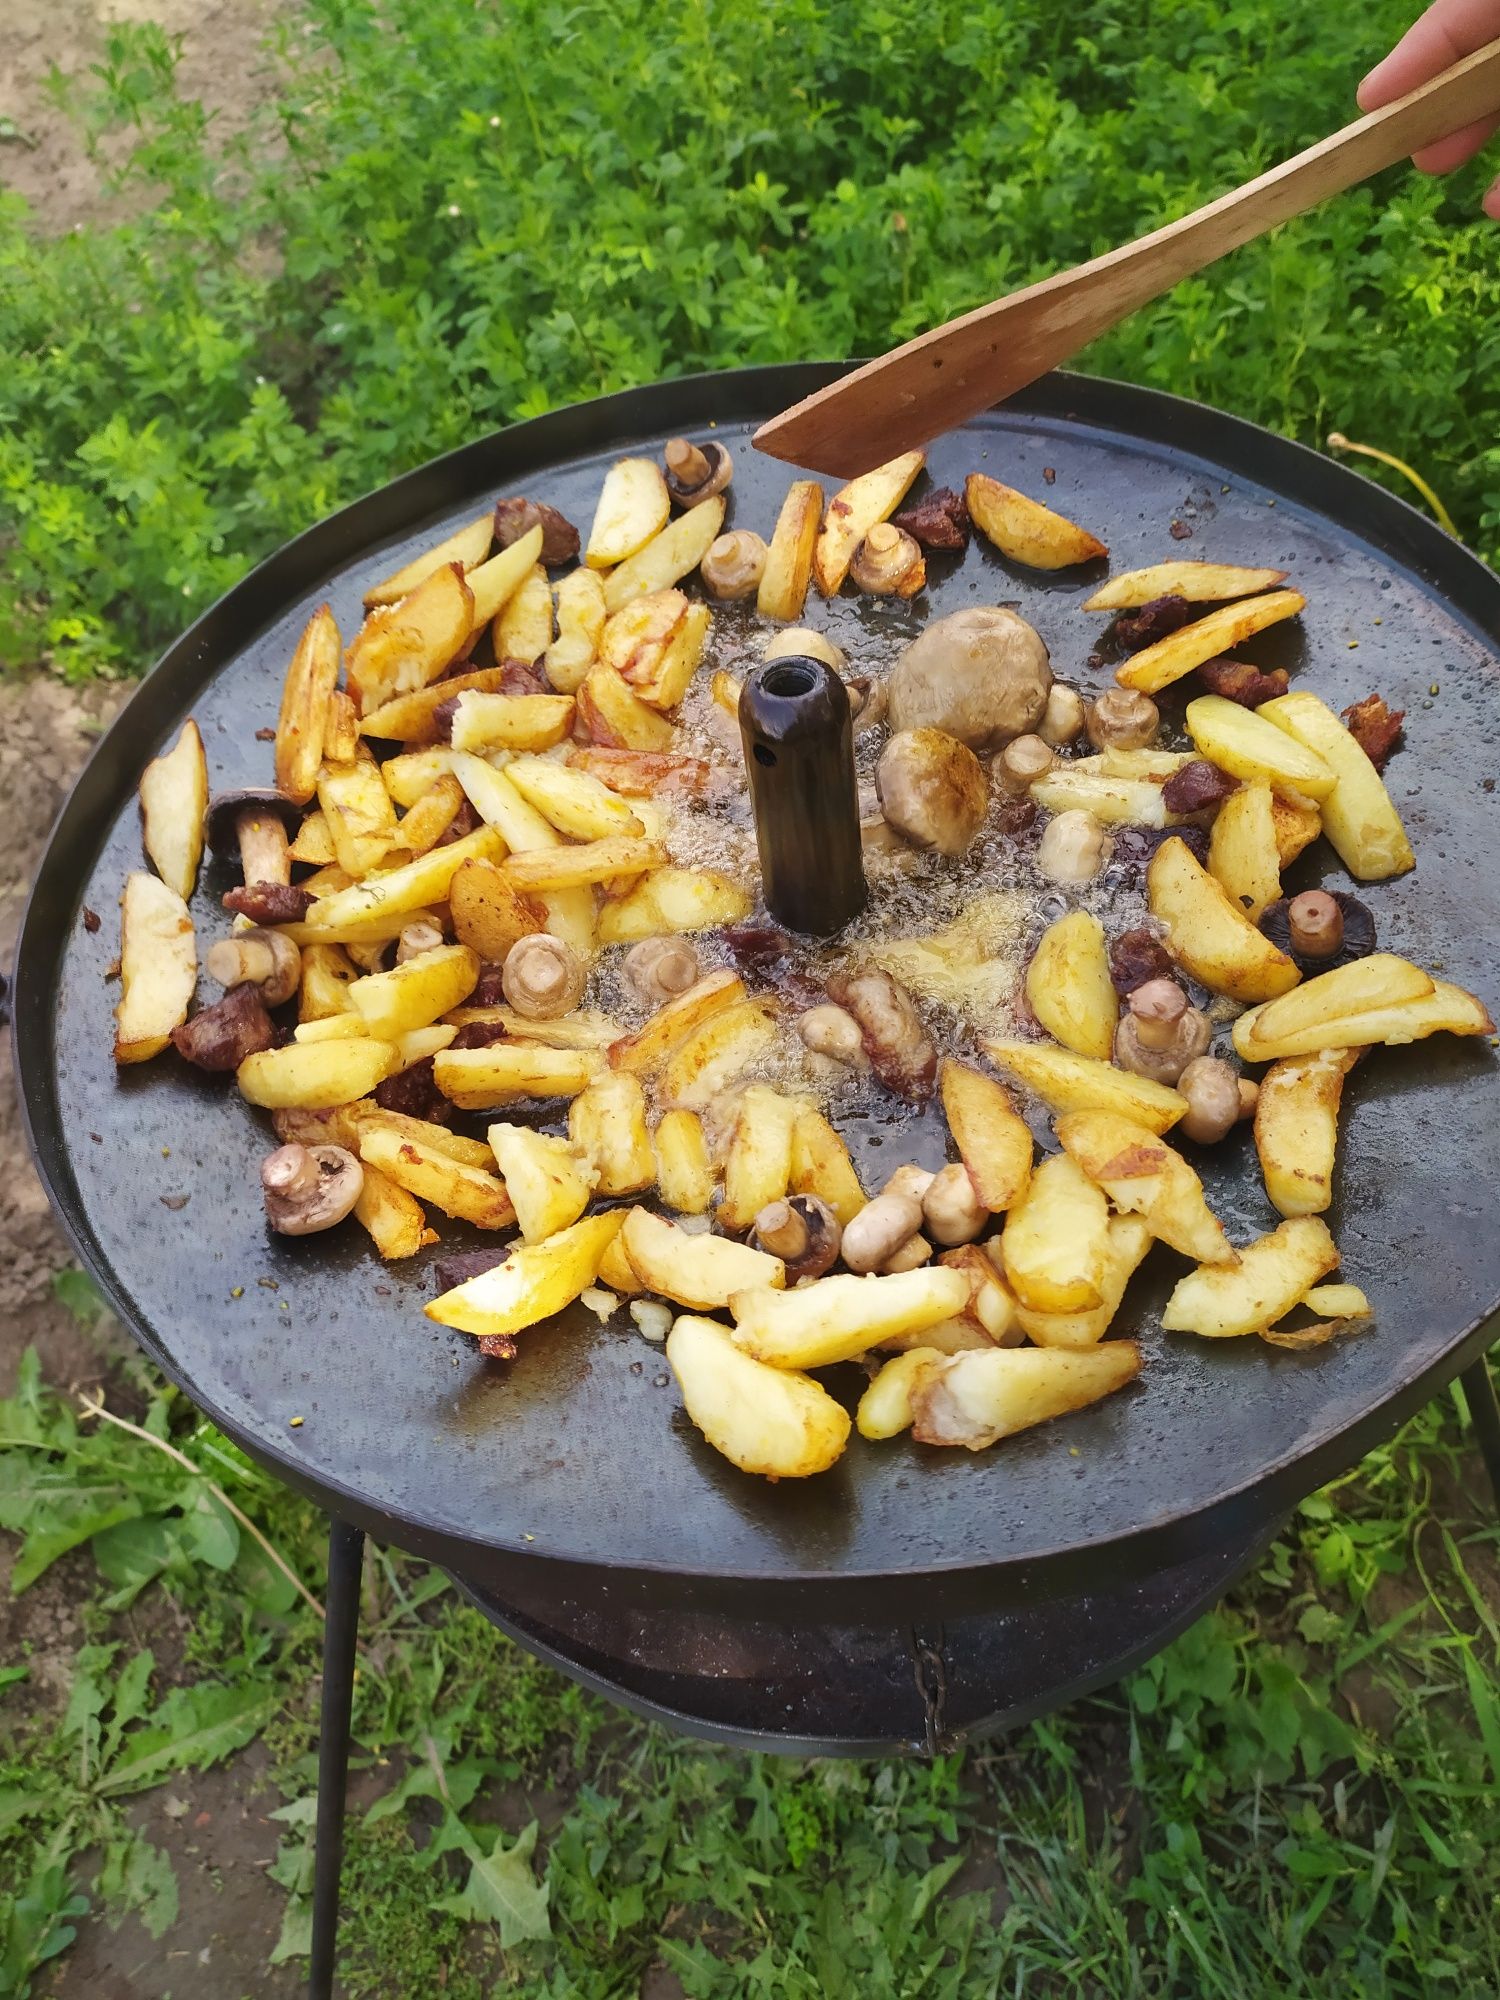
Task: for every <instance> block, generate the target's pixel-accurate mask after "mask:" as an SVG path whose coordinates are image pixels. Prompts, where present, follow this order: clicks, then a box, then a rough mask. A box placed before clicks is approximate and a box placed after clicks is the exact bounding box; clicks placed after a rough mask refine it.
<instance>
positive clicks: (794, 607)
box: [755, 479, 852, 625]
mask: <svg viewBox="0 0 1500 2000" xmlns="http://www.w3.org/2000/svg"><path fill="white" fill-rule="evenodd" d="M822 518H823V489H822V487H821V486H820V485H819V484H818V482H817V480H816V479H794V480H793V481H792V483H791V485H790V486H789V487H788V488H787V496H786V498H785V500H783V501H782V503H781V512H780V513H779V514H778V515H777V516H776V527H775V530H774V532H773V533H772V536H771V546H770V548H769V549H768V550H767V551H766V566H765V568H764V569H763V570H762V571H761V573H760V587H759V589H758V590H757V592H756V598H755V608H756V610H757V611H758V612H759V613H760V615H761V617H762V618H778V619H780V620H781V621H782V623H783V624H787V625H790V624H792V623H793V622H794V621H795V620H797V619H798V618H800V617H801V616H802V607H803V605H804V604H805V603H806V602H807V587H808V585H809V584H810V583H811V582H812V573H813V551H814V550H815V549H816V548H817V545H818V529H819V524H820V523H821V521H822ZM851 553H852V552H851Z"/></svg>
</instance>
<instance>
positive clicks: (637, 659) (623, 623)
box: [599, 586, 688, 689]
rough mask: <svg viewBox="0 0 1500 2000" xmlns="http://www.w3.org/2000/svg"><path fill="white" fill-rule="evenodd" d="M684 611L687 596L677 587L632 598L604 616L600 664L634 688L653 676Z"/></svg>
mask: <svg viewBox="0 0 1500 2000" xmlns="http://www.w3.org/2000/svg"><path fill="white" fill-rule="evenodd" d="M601 588H602V586H601ZM687 614H688V600H687V598H686V597H685V596H684V595H683V593H682V592H681V591H680V590H676V589H668V590H653V591H649V592H648V593H647V594H646V595H645V596H644V597H636V598H632V600H631V601H630V603H629V604H627V605H625V606H624V607H623V609H621V610H619V611H616V612H615V613H614V614H613V615H612V616H611V617H609V618H607V619H606V621H605V625H604V630H603V632H602V633H601V635H600V638H599V664H600V665H601V666H605V667H609V668H610V669H611V670H612V671H613V672H615V673H617V674H619V675H620V676H621V678H622V679H624V680H627V681H629V682H630V684H631V686H632V687H635V688H637V689H639V688H640V687H641V686H642V684H643V683H648V682H650V681H653V680H655V678H656V676H657V673H658V672H659V670H660V668H661V663H662V660H663V658H664V657H665V655H666V652H667V649H668V647H669V646H670V645H671V643H672V640H673V638H674V637H675V636H676V634H677V632H678V631H679V630H680V629H681V626H682V622H683V620H684V619H685V618H686V617H687Z"/></svg>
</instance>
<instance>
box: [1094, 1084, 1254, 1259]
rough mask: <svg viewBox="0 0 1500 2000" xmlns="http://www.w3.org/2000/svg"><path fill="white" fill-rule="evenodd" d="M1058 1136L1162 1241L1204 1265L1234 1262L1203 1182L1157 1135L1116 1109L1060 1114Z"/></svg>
mask: <svg viewBox="0 0 1500 2000" xmlns="http://www.w3.org/2000/svg"><path fill="white" fill-rule="evenodd" d="M1057 1136H1058V1138H1059V1140H1060V1141H1061V1142H1062V1145H1063V1147H1064V1148H1065V1150H1066V1151H1067V1154H1068V1156H1069V1158H1070V1159H1072V1160H1075V1161H1076V1162H1077V1164H1078V1165H1079V1166H1080V1167H1081V1168H1082V1169H1083V1171H1084V1172H1085V1173H1086V1174H1087V1175H1088V1177H1089V1179H1090V1180H1091V1181H1094V1182H1095V1183H1096V1184H1097V1185H1098V1186H1099V1187H1101V1188H1103V1190H1104V1192H1105V1193H1106V1194H1107V1195H1108V1196H1109V1198H1110V1200H1111V1201H1112V1202H1113V1203H1114V1205H1115V1207H1116V1208H1117V1209H1119V1210H1120V1211H1121V1213H1122V1214H1125V1215H1139V1216H1140V1217H1141V1219H1142V1220H1143V1221H1144V1222H1145V1224H1146V1227H1147V1228H1148V1229H1149V1230H1150V1231H1151V1234H1152V1235H1153V1236H1154V1237H1156V1238H1157V1239H1158V1240H1159V1241H1160V1242H1162V1243H1169V1244H1170V1245H1171V1246H1172V1248H1173V1249H1174V1250H1178V1251H1180V1252H1181V1253H1182V1255H1183V1256H1184V1257H1191V1258H1192V1259H1193V1260H1194V1261H1195V1262H1196V1263H1199V1264H1232V1263H1233V1262H1234V1251H1233V1250H1232V1249H1231V1247H1230V1244H1229V1239H1228V1237H1227V1236H1226V1235H1225V1234H1224V1230H1223V1226H1222V1224H1221V1223H1220V1221H1219V1219H1218V1217H1217V1216H1216V1215H1215V1214H1214V1212H1213V1210H1212V1209H1211V1208H1210V1207H1209V1205H1208V1203H1207V1201H1205V1199H1204V1196H1203V1183H1202V1181H1200V1180H1199V1178H1198V1176H1197V1175H1196V1174H1195V1173H1194V1172H1193V1170H1192V1168H1191V1167H1190V1166H1189V1165H1188V1163H1187V1161H1186V1160H1185V1159H1184V1158H1183V1157H1182V1155H1181V1154H1180V1153H1178V1152H1175V1151H1174V1150H1173V1149H1172V1147H1170V1146H1169V1145H1168V1144H1167V1142H1166V1140H1165V1139H1163V1138H1161V1137H1160V1136H1159V1135H1158V1134H1156V1133H1155V1132H1152V1131H1150V1130H1149V1129H1148V1128H1147V1127H1146V1126H1144V1125H1135V1124H1132V1122H1131V1121H1130V1120H1129V1119H1128V1118H1117V1117H1116V1116H1115V1115H1114V1113H1113V1112H1109V1111H1070V1112H1069V1113H1068V1114H1067V1116H1066V1117H1063V1118H1059V1119H1058V1121H1057Z"/></svg>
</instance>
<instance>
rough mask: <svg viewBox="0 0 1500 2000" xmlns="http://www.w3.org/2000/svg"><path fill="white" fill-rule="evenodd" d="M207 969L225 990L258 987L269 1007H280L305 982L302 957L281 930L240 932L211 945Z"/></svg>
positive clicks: (205, 961)
mask: <svg viewBox="0 0 1500 2000" xmlns="http://www.w3.org/2000/svg"><path fill="white" fill-rule="evenodd" d="M203 969H204V971H205V972H206V973H207V974H208V976H209V978H210V979H217V980H218V982H219V984H220V985H221V986H223V987H231V986H257V987H259V988H260V997H261V999H262V1000H263V1001H264V1002H265V1004H266V1005H267V1006H268V1007H279V1006H280V1005H281V1003H282V1001H283V1000H290V999H291V997H292V995H293V994H294V993H295V992H296V990H297V987H298V984H299V982H300V981H301V978H302V954H301V952H300V951H298V949H297V947H296V945H294V944H293V943H292V941H291V939H290V938H289V937H283V936H282V934H281V932H280V931H267V930H258V929H257V930H249V931H237V932H235V934H234V935H233V936H232V937H227V938H220V939H218V941H217V942H216V943H214V944H211V945H210V946H209V948H208V951H207V953H206V955H205V957H204V960H203Z"/></svg>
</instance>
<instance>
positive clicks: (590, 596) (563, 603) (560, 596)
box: [543, 569, 606, 694]
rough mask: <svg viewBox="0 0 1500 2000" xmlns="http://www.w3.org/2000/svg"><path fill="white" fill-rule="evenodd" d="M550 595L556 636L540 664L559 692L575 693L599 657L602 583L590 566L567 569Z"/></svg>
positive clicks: (602, 598)
mask: <svg viewBox="0 0 1500 2000" xmlns="http://www.w3.org/2000/svg"><path fill="white" fill-rule="evenodd" d="M554 596H555V598H556V601H557V637H556V638H555V639H554V640H553V642H552V644H551V645H550V646H549V647H548V648H547V652H546V657H545V660H544V662H543V664H544V665H545V667H546V669H547V678H548V680H549V681H550V682H551V683H552V685H553V687H555V688H556V689H557V691H558V693H559V694H576V693H577V691H578V689H579V687H580V686H581V685H582V683H583V680H584V677H585V676H586V675H587V673H588V670H589V668H590V667H591V666H593V664H594V662H595V660H596V659H597V658H598V657H599V641H600V638H601V637H602V636H603V632H604V621H605V617H606V612H605V608H604V584H603V581H602V580H601V579H600V578H599V577H598V576H597V575H595V573H594V571H593V570H591V569H575V570H570V571H569V573H568V574H567V575H566V576H562V577H559V578H558V580H557V584H556V587H555V590H554Z"/></svg>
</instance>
